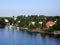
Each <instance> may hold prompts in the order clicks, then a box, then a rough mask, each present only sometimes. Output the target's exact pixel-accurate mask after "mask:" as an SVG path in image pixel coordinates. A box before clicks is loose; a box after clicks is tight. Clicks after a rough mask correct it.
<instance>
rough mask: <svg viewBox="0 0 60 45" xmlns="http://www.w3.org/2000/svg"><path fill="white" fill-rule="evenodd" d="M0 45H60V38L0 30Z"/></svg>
mask: <svg viewBox="0 0 60 45" xmlns="http://www.w3.org/2000/svg"><path fill="white" fill-rule="evenodd" d="M0 45H60V38H57V37H53V36H52V37H50V36H44V35H41V34H35V33H33V34H32V33H28V32H24V31H21V30H10V29H0Z"/></svg>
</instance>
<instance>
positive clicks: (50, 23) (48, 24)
mask: <svg viewBox="0 0 60 45" xmlns="http://www.w3.org/2000/svg"><path fill="white" fill-rule="evenodd" d="M54 24H55V22H53V21H48V22H47V23H46V27H47V28H49V27H51V26H53V25H54Z"/></svg>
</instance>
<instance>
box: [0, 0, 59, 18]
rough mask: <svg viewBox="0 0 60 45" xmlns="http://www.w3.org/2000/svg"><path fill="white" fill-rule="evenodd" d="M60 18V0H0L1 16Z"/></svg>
mask: <svg viewBox="0 0 60 45" xmlns="http://www.w3.org/2000/svg"><path fill="white" fill-rule="evenodd" d="M31 14H32V15H34V14H35V15H36V14H38V15H48V16H50V15H51V16H52V15H53V16H54V15H58V16H60V0H0V16H5V17H6V16H18V15H31Z"/></svg>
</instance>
